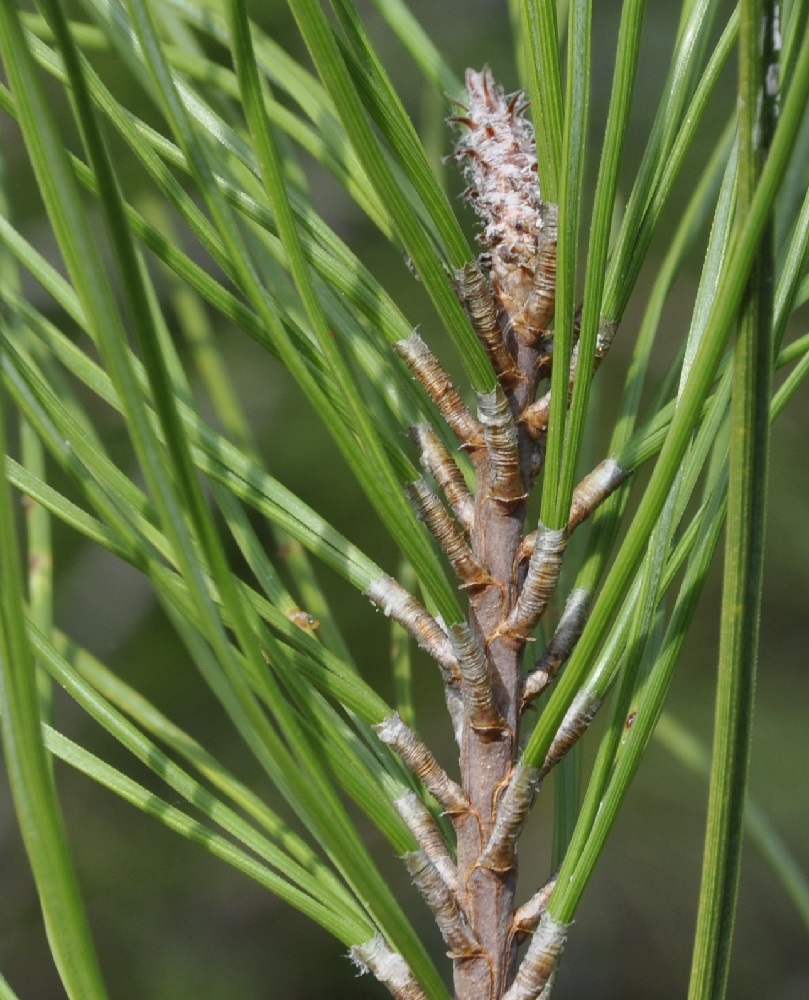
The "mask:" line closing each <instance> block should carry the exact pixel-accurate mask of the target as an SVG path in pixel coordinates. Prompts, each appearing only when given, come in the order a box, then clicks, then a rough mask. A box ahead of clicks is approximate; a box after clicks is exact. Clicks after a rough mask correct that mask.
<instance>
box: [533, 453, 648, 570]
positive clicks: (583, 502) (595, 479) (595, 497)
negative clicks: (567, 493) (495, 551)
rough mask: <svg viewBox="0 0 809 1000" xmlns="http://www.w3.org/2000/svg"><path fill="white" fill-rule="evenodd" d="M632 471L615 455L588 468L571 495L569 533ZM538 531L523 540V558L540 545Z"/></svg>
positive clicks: (622, 482)
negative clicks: (621, 464)
mask: <svg viewBox="0 0 809 1000" xmlns="http://www.w3.org/2000/svg"><path fill="white" fill-rule="evenodd" d="M630 475H631V473H630V472H627V470H626V469H624V468H622V467H621V466H620V465H619V464H618V462H617V461H616V460H615V459H614V458H605V459H604V461H603V462H600V463H599V464H598V465H597V466H596V467H595V468H594V469H593V470H592V472H588V473H587V475H586V476H585V477H584V479H582V481H581V482H580V483H579V484H578V486H576V488H575V489H574V490H573V495H572V497H571V498H570V516H569V517H568V521H567V529H566V530H567V533H568V535H570V534H571V532H572V531H573V530H574V529H575V528H578V526H579V525H580V524H581V523H582V521H586V520H587V518H588V517H590V515H591V514H593V513H594V512H595V511H596V510H597V509H598V508H599V507H600V506H601V504H602V503H603V502H604V501H605V500H606V499H607V497H609V496H611V495H612V494H613V493H614V492H615V491H616V490H617V489H618V487H619V486H622V485H623V484H624V483H625V482H626V480H627V479H628V478H629V476H630ZM536 541H537V533H536V531H532V532H530V534H528V535H526V536H525V538H524V539H523V540H522V542H521V543H520V550H519V553H518V556H519V559H520V560H522V559H528V558H529V557H530V556H531V554H532V552H533V551H534V548H535V546H536Z"/></svg>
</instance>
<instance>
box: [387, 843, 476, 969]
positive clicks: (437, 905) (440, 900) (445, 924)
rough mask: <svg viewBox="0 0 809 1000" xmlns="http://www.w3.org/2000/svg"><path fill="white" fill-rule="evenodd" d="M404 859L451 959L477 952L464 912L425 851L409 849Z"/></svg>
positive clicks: (474, 939) (473, 936)
mask: <svg viewBox="0 0 809 1000" xmlns="http://www.w3.org/2000/svg"><path fill="white" fill-rule="evenodd" d="M403 861H404V863H405V867H406V868H407V870H408V872H409V873H410V877H411V878H412V879H413V882H414V883H415V885H416V888H417V889H418V890H419V892H420V893H421V895H422V896H423V897H424V901H425V902H426V903H427V905H428V906H429V907H430V910H431V911H432V914H433V916H434V917H435V922H436V924H437V925H438V929H439V931H440V932H441V936H442V937H443V939H444V940H445V941H446V943H447V945H448V946H449V948H450V951H451V955H452V957H453V958H463V957H467V956H471V955H478V954H480V944H479V942H478V940H477V939H476V938H475V935H474V934H473V933H472V930H471V929H470V927H469V924H468V923H467V921H466V917H465V916H464V915H463V913H462V911H461V908H460V906H459V905H458V898H457V896H456V894H455V893H454V892H453V891H452V890H451V889H450V888H449V887H448V886H447V884H446V882H445V881H444V879H443V878H441V875H440V874H439V873H438V871H437V870H436V867H435V865H434V864H433V863H432V861H430V859H429V858H428V857H427V854H426V853H425V852H424V851H410V852H409V853H408V854H405V856H404V858H403Z"/></svg>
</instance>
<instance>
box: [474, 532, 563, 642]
mask: <svg viewBox="0 0 809 1000" xmlns="http://www.w3.org/2000/svg"><path fill="white" fill-rule="evenodd" d="M566 545H567V529H566V528H546V527H545V526H544V525H543V524H542V523H540V526H539V528H538V529H537V538H536V544H535V545H534V551H533V552H532V553H531V558H530V560H529V562H528V572H527V573H526V574H525V582H524V583H523V585H522V590H521V591H520V596H519V597H518V598H517V602H516V604H515V605H514V607H513V609H512V611H511V614H509V616H508V618H506V620H505V621H504V622H503V623H502V624H501V625H498V627H497V629H496V630H495V632H494V633H493V634H492V636H491V637H490V639H489V641H490V642H491V641H492V640H494V639H496V638H500V637H503V636H507V637H509V638H512V639H527V638H528V636H530V635H531V633H532V632H533V631H534V629H535V628H536V626H537V624H538V623H539V620H540V618H542V615H543V614H544V613H545V609H546V608H547V606H548V603H549V601H550V599H551V598H552V597H553V594H554V591H555V590H556V585H557V583H558V582H559V573H560V572H561V569H562V557H563V556H564V553H565V546H566Z"/></svg>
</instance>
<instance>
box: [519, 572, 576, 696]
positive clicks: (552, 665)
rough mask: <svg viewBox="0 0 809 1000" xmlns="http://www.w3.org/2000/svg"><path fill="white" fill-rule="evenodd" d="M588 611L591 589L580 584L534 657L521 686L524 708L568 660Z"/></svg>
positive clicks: (570, 595) (569, 597)
mask: <svg viewBox="0 0 809 1000" xmlns="http://www.w3.org/2000/svg"><path fill="white" fill-rule="evenodd" d="M589 611H590V592H589V591H588V590H585V589H584V588H582V587H577V588H576V590H572V591H571V592H570V594H569V596H568V599H567V602H566V604H565V610H564V611H563V612H562V617H561V618H560V619H559V624H558V625H557V626H556V631H555V632H554V633H553V636H552V637H551V640H550V642H549V643H548V645H547V646H546V647H545V649H544V650H543V652H542V655H541V656H540V658H539V659H538V660H537V662H536V665H535V666H534V669H533V670H532V671H531V672H530V673H529V674H526V676H525V679H524V681H523V686H522V707H523V708H525V707H526V705H530V704H531V702H532V701H533V700H534V699H535V698H538V697H539V695H541V694H542V692H543V691H544V690H545V688H547V686H548V685H549V684H550V683H551V681H552V680H553V679H554V677H555V676H556V675H557V673H558V672H559V669H560V667H561V666H562V664H563V663H565V662H566V661H567V658H568V657H569V656H570V654H571V653H572V652H573V647H574V646H575V645H576V643H577V642H578V641H579V636H580V635H581V634H582V631H583V630H584V626H585V625H586V624H587V617H588V615H589Z"/></svg>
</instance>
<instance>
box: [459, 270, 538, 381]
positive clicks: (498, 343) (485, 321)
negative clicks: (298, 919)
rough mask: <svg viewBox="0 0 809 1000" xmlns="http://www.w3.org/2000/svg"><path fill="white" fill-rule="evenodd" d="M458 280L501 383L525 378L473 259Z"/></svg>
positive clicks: (488, 288) (462, 296)
mask: <svg viewBox="0 0 809 1000" xmlns="http://www.w3.org/2000/svg"><path fill="white" fill-rule="evenodd" d="M457 280H458V290H459V292H460V295H461V301H462V302H463V304H464V305H465V306H466V311H467V313H468V314H469V319H470V320H471V322H472V326H473V328H474V330H475V333H476V334H477V335H478V339H479V340H480V342H481V344H483V349H484V350H485V351H486V353H487V354H488V356H489V361H491V363H492V368H494V371H495V374H496V375H497V377H498V379H500V382H501V383H502V384H504V385H508V384H509V383H511V382H514V381H515V380H517V379H519V378H522V377H524V376H522V375H520V372H519V370H518V369H517V367H516V365H515V362H514V358H513V357H512V356H511V354H510V353H509V350H508V348H507V347H506V342H505V340H504V339H503V331H502V329H501V326H500V317H499V316H498V312H497V306H496V305H495V301H494V296H493V295H492V292H491V289H490V287H489V282H488V280H487V278H486V275H485V274H484V273H483V271H481V269H480V267H478V265H477V264H476V263H474V262H471V261H470V262H469V263H468V264H464V266H463V267H462V268H461V270H460V271H459V272H458V274H457Z"/></svg>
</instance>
